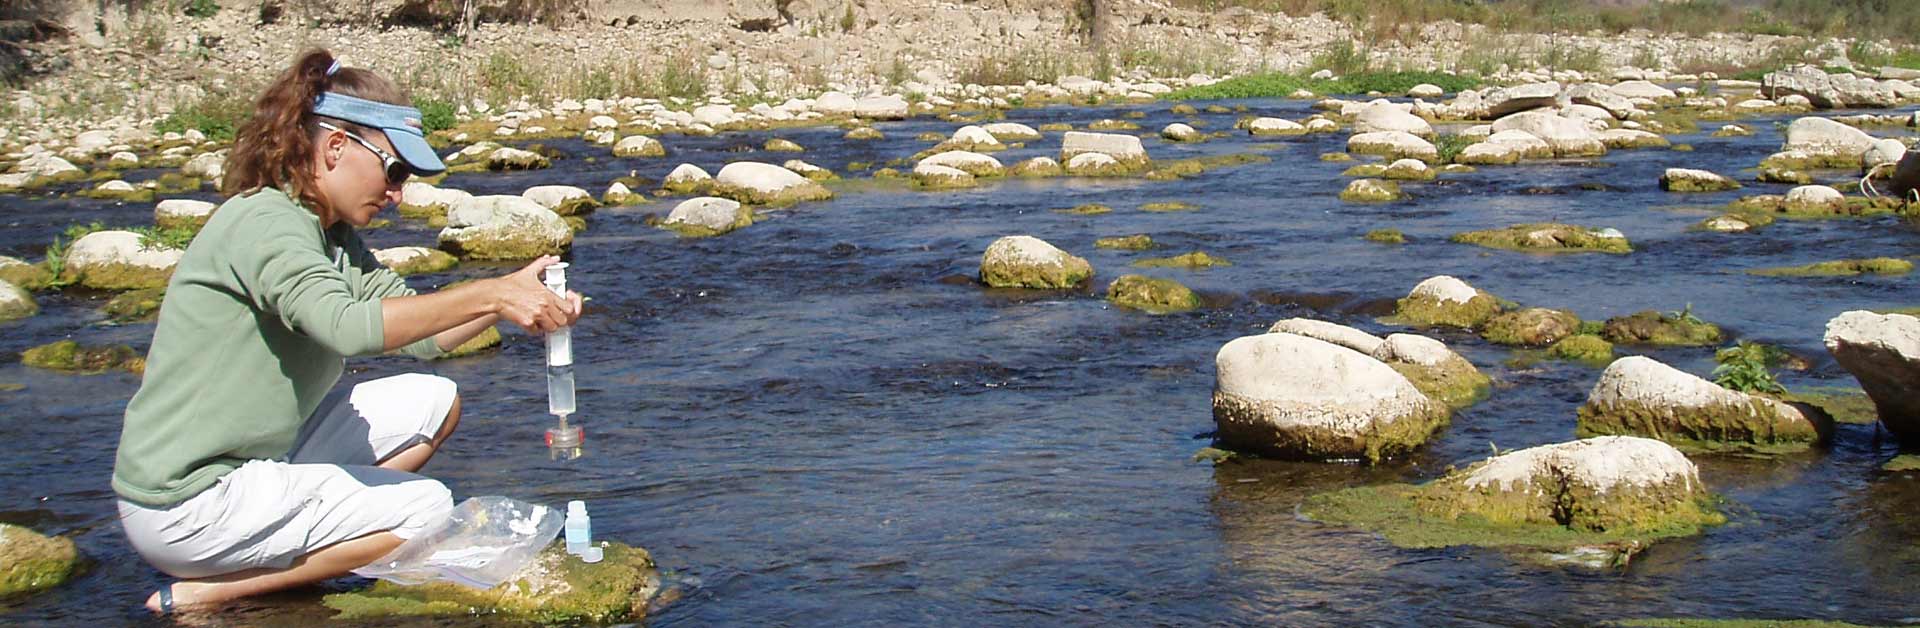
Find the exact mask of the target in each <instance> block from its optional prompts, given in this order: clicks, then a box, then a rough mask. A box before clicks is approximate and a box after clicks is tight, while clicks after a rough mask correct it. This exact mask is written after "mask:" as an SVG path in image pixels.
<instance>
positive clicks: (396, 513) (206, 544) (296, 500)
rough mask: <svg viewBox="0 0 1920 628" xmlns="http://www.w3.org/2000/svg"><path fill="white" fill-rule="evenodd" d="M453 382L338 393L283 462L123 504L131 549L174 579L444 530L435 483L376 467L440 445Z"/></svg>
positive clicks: (422, 379)
mask: <svg viewBox="0 0 1920 628" xmlns="http://www.w3.org/2000/svg"><path fill="white" fill-rule="evenodd" d="M455 392H456V390H455V386H454V383H453V380H450V379H447V378H444V377H438V376H434V375H425V374H420V373H410V374H406V375H396V376H393V377H387V378H382V379H377V380H373V381H369V382H365V383H361V384H358V385H355V386H353V387H352V388H351V389H345V388H343V389H339V390H335V391H333V392H332V393H329V394H328V395H327V397H326V398H325V399H323V400H322V401H321V402H320V407H319V408H317V409H315V410H314V414H313V416H312V417H308V419H307V421H306V423H305V424H303V425H302V427H301V430H300V435H299V437H298V438H296V439H295V440H294V445H293V449H292V451H290V452H289V453H288V455H287V461H286V462H280V461H274V460H254V461H250V462H248V463H246V464H244V465H241V466H240V468H238V469H234V470H233V471H231V472H228V473H227V474H226V475H224V476H221V477H220V479H219V480H218V481H217V482H215V483H214V485H213V486H210V487H208V488H207V489H206V490H204V491H202V492H201V493H200V494H198V495H195V496H193V497H191V498H189V499H187V500H186V501H184V502H180V503H178V504H174V505H172V506H168V507H164V508H152V507H147V506H143V505H140V504H136V503H132V502H129V501H126V500H124V499H123V500H120V525H121V526H122V527H123V528H125V530H126V533H127V539H128V540H129V541H130V542H131V543H132V545H133V549H134V551H136V552H139V553H140V556H141V557H142V558H145V559H147V562H148V563H152V564H153V566H154V567H156V568H159V569H160V570H161V571H164V572H166V573H168V574H170V575H172V576H174V577H177V578H205V577H209V576H217V575H221V574H228V573H233V572H236V571H243V570H247V569H255V568H269V569H286V568H288V567H291V566H292V565H293V561H294V560H295V559H298V558H300V557H301V556H305V555H307V554H310V553H312V552H313V551H314V550H318V549H321V548H324V547H327V546H329V545H333V544H335V543H339V542H341V541H346V540H351V539H355V538H359V537H362V536H366V535H368V534H373V533H376V532H392V533H393V534H394V535H395V536H398V537H400V538H402V539H410V538H413V537H414V536H416V535H418V534H420V533H422V532H425V531H426V530H427V529H428V528H430V527H431V526H434V525H436V524H438V523H440V522H441V521H444V520H446V518H447V515H448V514H449V513H451V512H452V510H453V495H452V493H450V492H448V491H447V487H446V486H445V485H443V484H441V483H440V482H439V481H438V480H434V479H432V478H428V477H425V476H421V475H415V474H412V473H406V472H403V471H393V470H389V469H382V468H379V467H376V466H373V465H375V464H378V463H379V462H381V461H384V460H386V459H387V458H390V457H392V456H393V455H394V454H397V453H400V452H401V451H403V450H405V449H407V448H408V447H412V446H414V445H416V444H419V443H424V442H428V441H431V440H432V439H433V437H434V435H436V434H438V433H439V432H440V427H441V426H442V425H443V424H445V422H446V417H447V412H448V411H450V410H452V408H453V401H454V395H455Z"/></svg>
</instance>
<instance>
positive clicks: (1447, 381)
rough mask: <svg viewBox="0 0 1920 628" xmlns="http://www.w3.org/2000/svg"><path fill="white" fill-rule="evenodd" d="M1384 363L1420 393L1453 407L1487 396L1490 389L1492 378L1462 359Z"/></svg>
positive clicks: (1460, 406)
mask: <svg viewBox="0 0 1920 628" xmlns="http://www.w3.org/2000/svg"><path fill="white" fill-rule="evenodd" d="M1387 366H1390V367H1393V370H1395V371H1397V372H1399V373H1400V375H1401V376H1403V377H1406V378H1407V381H1408V382H1411V383H1412V384H1413V387H1414V388H1418V389H1420V392H1422V393H1426V395H1427V396H1428V397H1430V398H1432V399H1433V400H1434V401H1438V402H1440V403H1443V404H1446V405H1447V407H1449V408H1453V409H1455V410H1458V409H1460V408H1465V407H1467V406H1471V405H1473V404H1474V403H1477V402H1479V401H1480V400H1481V399H1485V398H1487V392H1488V391H1489V390H1491V389H1492V388H1493V380H1491V379H1489V378H1487V376H1486V375H1485V374H1482V373H1481V372H1480V370H1479V369H1476V368H1473V365H1472V364H1471V363H1468V362H1467V361H1466V360H1465V359H1461V360H1457V361H1450V362H1448V363H1444V364H1441V365H1439V366H1425V365H1420V364H1406V363H1401V362H1391V363H1388V364H1387Z"/></svg>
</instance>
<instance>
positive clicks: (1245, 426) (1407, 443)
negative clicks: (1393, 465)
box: [1213, 391, 1452, 464]
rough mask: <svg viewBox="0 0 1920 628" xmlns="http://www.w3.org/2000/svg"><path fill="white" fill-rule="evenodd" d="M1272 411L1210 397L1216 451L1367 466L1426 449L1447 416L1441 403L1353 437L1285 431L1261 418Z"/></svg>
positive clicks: (1228, 397) (1318, 429) (1318, 430)
mask: <svg viewBox="0 0 1920 628" xmlns="http://www.w3.org/2000/svg"><path fill="white" fill-rule="evenodd" d="M1273 410H1274V409H1273V408H1272V407H1271V406H1270V405H1269V404H1267V403H1265V402H1262V401H1258V400H1250V399H1246V398H1243V397H1240V396H1238V395H1232V394H1227V393H1221V392H1217V391H1216V392H1215V393H1214V395H1213V421H1214V424H1215V425H1217V426H1218V427H1219V430H1218V431H1217V432H1216V433H1215V437H1216V438H1217V439H1218V440H1219V442H1220V443H1221V446H1223V447H1227V448H1230V449H1233V450H1234V451H1238V452H1244V453H1252V454H1258V455H1262V456H1270V457H1275V458H1283V459H1297V460H1351V459H1362V460H1366V461H1367V463H1368V464H1379V463H1380V462H1381V461H1383V460H1387V459H1390V458H1394V457H1398V456H1400V455H1402V454H1405V453H1407V452H1410V451H1413V450H1414V449H1415V448H1418V447H1420V446H1421V445H1424V444H1426V442H1427V439H1429V438H1432V436H1433V433H1434V432H1436V431H1439V429H1440V428H1442V427H1446V425H1447V423H1448V422H1449V420H1450V419H1451V418H1452V413H1451V412H1450V411H1449V410H1448V409H1447V407H1446V406H1445V405H1444V404H1440V403H1426V404H1421V407H1420V408H1418V409H1415V410H1413V411H1411V412H1409V413H1408V414H1406V415H1404V416H1399V417H1392V418H1390V419H1383V420H1378V421H1371V422H1369V423H1367V425H1366V426H1365V427H1364V428H1362V429H1361V430H1360V431H1358V432H1353V431H1350V430H1334V429H1331V428H1327V427H1324V426H1311V427H1301V426H1291V427H1288V428H1285V429H1281V428H1278V427H1275V426H1274V425H1273V423H1271V422H1269V421H1267V420H1265V419H1263V418H1261V417H1262V416H1264V415H1266V414H1267V413H1270V412H1272V411H1273Z"/></svg>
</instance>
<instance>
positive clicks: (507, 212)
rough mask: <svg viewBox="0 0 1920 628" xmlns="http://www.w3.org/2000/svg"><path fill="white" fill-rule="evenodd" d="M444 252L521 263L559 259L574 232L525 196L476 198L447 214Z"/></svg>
mask: <svg viewBox="0 0 1920 628" xmlns="http://www.w3.org/2000/svg"><path fill="white" fill-rule="evenodd" d="M439 240H440V248H442V249H445V250H446V251H448V252H450V253H453V254H454V255H458V256H461V257H467V258H472V259H499V260H521V259H533V258H536V257H540V256H542V255H559V254H560V253H562V252H564V251H566V249H567V247H569V246H572V244H573V229H572V228H571V227H569V226H568V225H567V221H566V220H565V219H562V218H561V217H560V215H559V214H556V213H553V210H550V209H547V208H545V207H541V206H540V204H539V203H535V202H533V201H531V200H528V199H527V198H526V197H522V196H476V197H474V198H472V199H470V200H468V201H466V202H464V203H461V204H460V206H458V207H455V208H454V209H453V211H450V212H448V213H447V228H445V229H442V230H440V238H439Z"/></svg>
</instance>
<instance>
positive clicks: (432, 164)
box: [313, 92, 447, 176]
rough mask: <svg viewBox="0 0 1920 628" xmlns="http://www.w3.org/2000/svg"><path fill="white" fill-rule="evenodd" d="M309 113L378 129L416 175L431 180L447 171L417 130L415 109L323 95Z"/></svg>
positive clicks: (418, 120) (334, 93)
mask: <svg viewBox="0 0 1920 628" xmlns="http://www.w3.org/2000/svg"><path fill="white" fill-rule="evenodd" d="M313 113H314V115H320V116H326V117H329V118H335V119H339V120H346V121H348V122H352V123H354V124H358V125H360V126H364V127H367V128H370V129H379V130H380V132H381V133H385V134H386V135H387V141H389V142H393V149H394V152H396V153H399V156H400V160H401V161H405V162H407V166H408V167H410V168H413V173H414V174H416V175H420V176H432V175H436V174H440V173H441V172H445V171H446V169H447V164H445V163H442V162H441V161H440V156H439V155H436V154H434V152H433V147H432V146H428V145H427V136H426V134H425V132H423V131H421V130H420V110H419V109H414V108H412V107H406V106H402V105H390V104H387V103H383V102H375V101H371V100H367V99H364V98H354V97H352V96H348V95H346V94H341V93H337V92H326V93H324V94H321V95H320V98H318V99H316V100H314V101H313Z"/></svg>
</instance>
